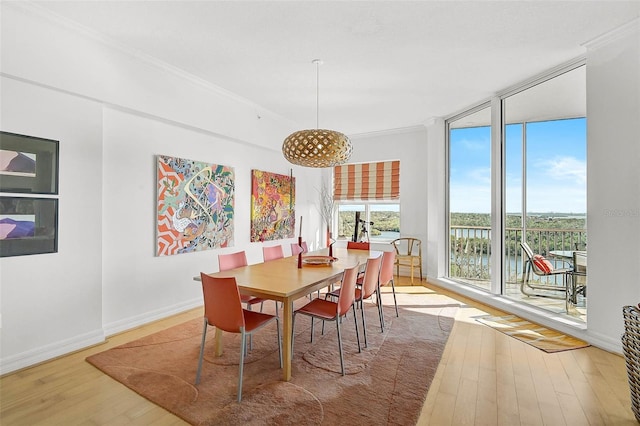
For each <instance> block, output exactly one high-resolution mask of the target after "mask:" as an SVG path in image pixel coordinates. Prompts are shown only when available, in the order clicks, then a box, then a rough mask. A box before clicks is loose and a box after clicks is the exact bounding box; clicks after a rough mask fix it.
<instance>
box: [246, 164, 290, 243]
mask: <svg viewBox="0 0 640 426" xmlns="http://www.w3.org/2000/svg"><path fill="white" fill-rule="evenodd" d="M295 186H296V181H295V178H294V177H293V176H286V175H279V174H276V173H269V172H263V171H260V170H252V171H251V241H253V242H256V241H270V240H282V239H284V238H293V236H294V227H295V211H294V208H295V204H296V203H295Z"/></svg>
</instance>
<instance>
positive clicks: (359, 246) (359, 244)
mask: <svg viewBox="0 0 640 426" xmlns="http://www.w3.org/2000/svg"><path fill="white" fill-rule="evenodd" d="M347 248H348V249H355V250H369V249H370V248H371V245H370V244H369V243H368V242H366V241H347Z"/></svg>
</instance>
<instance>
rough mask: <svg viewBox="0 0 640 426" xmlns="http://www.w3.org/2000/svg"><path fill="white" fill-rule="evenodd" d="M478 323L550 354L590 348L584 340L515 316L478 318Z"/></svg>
mask: <svg viewBox="0 0 640 426" xmlns="http://www.w3.org/2000/svg"><path fill="white" fill-rule="evenodd" d="M476 321H478V322H480V323H482V324H485V325H488V326H489V327H491V328H494V329H496V330H498V331H500V332H502V333H504V334H506V335H508V336H511V337H514V338H516V339H518V340H520V341H522V342H525V343H528V344H530V345H531V346H534V347H536V348H538V349H541V350H543V351H545V352H549V353H552V352H562V351H568V350H572V349H580V348H586V347H587V346H590V345H589V344H588V343H587V342H585V341H583V340H580V339H576V338H575V337H571V336H567V335H566V334H562V333H560V332H559V331H555V330H552V329H550V328H546V327H543V326H541V325H538V324H535V323H532V322H529V321H527V320H524V319H522V318H520V317H517V316H515V315H505V316H491V315H484V316H481V317H477V318H476Z"/></svg>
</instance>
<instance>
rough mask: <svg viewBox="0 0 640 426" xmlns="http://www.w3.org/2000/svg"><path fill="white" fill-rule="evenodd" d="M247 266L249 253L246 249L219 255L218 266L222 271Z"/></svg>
mask: <svg viewBox="0 0 640 426" xmlns="http://www.w3.org/2000/svg"><path fill="white" fill-rule="evenodd" d="M241 266H247V254H246V253H245V252H244V251H239V252H237V253H230V254H219V255H218V268H219V269H220V270H221V271H228V270H229V269H234V268H239V267H241Z"/></svg>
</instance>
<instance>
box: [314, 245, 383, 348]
mask: <svg viewBox="0 0 640 426" xmlns="http://www.w3.org/2000/svg"><path fill="white" fill-rule="evenodd" d="M381 264H382V256H380V255H379V256H377V257H370V258H369V259H367V265H366V266H365V269H364V276H363V277H362V278H361V279H358V280H357V281H360V288H356V289H355V295H354V301H355V303H356V304H357V303H360V315H361V316H362V328H363V330H364V347H365V348H366V347H367V322H366V320H365V315H364V300H365V299H368V298H370V297H371V296H373V294H374V293H375V294H376V296H377V301H378V303H377V306H378V318H379V319H380V329H381V330H382V331H384V319H383V318H382V304H381V303H380V295H379V294H378V293H377V292H378V279H379V277H380V265H381ZM392 271H393V269H392ZM357 281H356V284H357ZM341 290H342V287H340V288H339V289H336V290H334V291H332V292H329V293H327V294H326V295H325V299H327V298H329V297H338V298H339V297H340V293H342V291H341Z"/></svg>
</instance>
